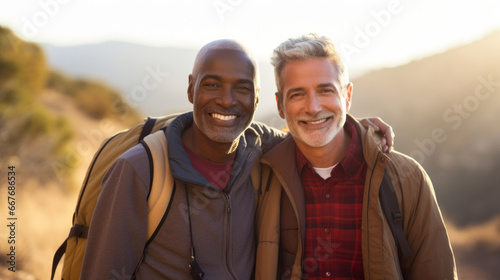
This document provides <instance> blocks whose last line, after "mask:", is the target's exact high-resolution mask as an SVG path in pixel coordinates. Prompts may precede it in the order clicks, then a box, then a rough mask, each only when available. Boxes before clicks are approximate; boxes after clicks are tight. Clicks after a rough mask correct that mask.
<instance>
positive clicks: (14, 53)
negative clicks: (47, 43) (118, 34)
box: [0, 26, 140, 185]
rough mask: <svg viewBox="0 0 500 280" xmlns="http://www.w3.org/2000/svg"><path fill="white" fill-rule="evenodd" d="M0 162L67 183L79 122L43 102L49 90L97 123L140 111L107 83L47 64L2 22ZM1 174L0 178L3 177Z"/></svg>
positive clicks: (133, 118) (130, 117) (131, 119)
mask: <svg viewBox="0 0 500 280" xmlns="http://www.w3.org/2000/svg"><path fill="white" fill-rule="evenodd" d="M0 49H1V50H2V52H1V53H0V141H1V143H2V145H0V154H1V155H2V157H1V158H0V164H1V165H2V166H7V164H12V163H14V162H16V163H18V165H19V167H20V169H21V170H22V171H21V172H22V174H23V175H24V176H27V177H29V178H35V179H36V180H37V181H39V182H40V183H41V184H44V183H47V182H50V181H58V182H60V183H63V185H67V184H65V183H66V181H65V180H66V179H70V178H67V177H65V176H61V174H62V173H64V174H68V175H69V177H71V170H72V169H73V168H74V166H76V162H72V161H70V160H68V159H69V158H78V154H79V153H80V152H79V151H78V150H75V149H74V148H72V147H73V145H75V143H74V142H73V141H74V140H75V138H74V136H75V135H78V134H79V133H81V131H79V125H80V124H79V123H73V124H71V122H70V121H69V120H68V118H67V117H66V116H65V115H64V114H57V112H55V111H54V110H53V109H54V108H52V107H51V105H50V104H47V103H44V102H41V101H43V100H45V99H47V98H48V96H47V94H48V93H50V92H51V91H58V92H59V93H61V94H63V95H64V96H66V97H67V100H66V101H65V104H66V105H69V104H72V105H74V106H75V109H76V110H77V111H79V112H81V113H82V114H85V115H86V116H88V117H90V118H92V119H95V120H98V121H101V120H107V119H110V120H115V121H117V122H121V123H125V124H127V125H131V124H135V123H137V122H138V121H140V117H139V114H138V113H137V112H136V110H134V109H133V108H132V107H130V105H129V104H127V102H126V101H124V100H123V98H122V97H121V95H120V94H119V93H118V92H117V91H116V90H114V89H112V88H110V87H109V86H107V85H105V84H102V83H100V82H96V81H92V80H87V79H74V78H71V77H68V76H66V75H65V74H63V73H60V72H56V71H54V70H52V69H50V67H49V66H48V65H47V63H46V59H45V54H44V52H43V49H42V48H41V47H40V46H39V45H37V44H34V43H30V42H26V41H23V40H21V39H20V38H19V37H17V36H16V35H15V34H14V33H12V32H11V31H10V30H9V29H7V28H3V27H1V26H0ZM76 144H78V143H76ZM4 176H5V174H3V173H2V175H0V178H4Z"/></svg>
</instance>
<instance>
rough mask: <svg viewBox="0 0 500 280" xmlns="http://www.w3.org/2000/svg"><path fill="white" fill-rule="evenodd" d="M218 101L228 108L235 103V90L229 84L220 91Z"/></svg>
mask: <svg viewBox="0 0 500 280" xmlns="http://www.w3.org/2000/svg"><path fill="white" fill-rule="evenodd" d="M217 100H218V103H219V104H220V105H221V106H223V107H225V108H229V107H232V106H234V105H235V104H236V98H235V90H234V89H233V87H231V86H226V87H224V88H223V90H222V91H221V94H220V97H219V98H218V99H217Z"/></svg>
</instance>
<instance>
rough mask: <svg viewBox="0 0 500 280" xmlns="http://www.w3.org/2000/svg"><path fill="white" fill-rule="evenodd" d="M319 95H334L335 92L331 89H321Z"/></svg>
mask: <svg viewBox="0 0 500 280" xmlns="http://www.w3.org/2000/svg"><path fill="white" fill-rule="evenodd" d="M319 92H320V93H334V92H335V91H334V90H333V89H331V88H322V89H320V90H319Z"/></svg>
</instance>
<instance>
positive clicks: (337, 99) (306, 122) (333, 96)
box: [278, 58, 352, 148]
mask: <svg viewBox="0 0 500 280" xmlns="http://www.w3.org/2000/svg"><path fill="white" fill-rule="evenodd" d="M280 83H281V89H282V92H281V94H278V111H279V113H280V116H281V117H282V118H285V119H286V122H287V125H288V128H289V129H290V132H291V133H292V135H293V137H294V139H295V142H296V143H297V145H298V146H299V148H301V147H312V148H317V147H324V146H326V145H328V144H330V143H333V142H332V140H333V139H334V138H335V136H336V135H337V134H339V132H342V131H343V126H344V123H345V120H346V113H347V112H348V111H349V108H350V104H351V93H352V84H351V83H349V84H348V85H347V86H345V87H342V85H341V81H340V79H339V71H338V67H337V66H336V65H335V63H334V62H332V61H331V60H329V59H327V58H309V59H306V60H298V61H291V62H286V64H285V65H284V67H283V69H282V71H281V74H280Z"/></svg>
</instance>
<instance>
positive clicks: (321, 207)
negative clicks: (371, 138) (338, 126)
mask: <svg viewBox="0 0 500 280" xmlns="http://www.w3.org/2000/svg"><path fill="white" fill-rule="evenodd" d="M344 129H345V131H346V132H347V133H348V134H350V135H351V143H350V145H349V150H348V151H347V154H346V156H345V158H344V159H342V161H340V163H339V164H337V165H336V166H335V167H334V168H333V170H332V172H331V177H330V178H328V179H327V180H324V179H323V178H321V177H320V176H319V175H318V174H316V172H315V171H314V169H313V167H312V166H311V165H310V164H309V162H308V161H307V159H306V158H305V157H304V155H303V154H302V153H301V152H300V150H299V149H298V148H297V150H296V153H297V167H298V170H299V172H300V173H301V177H302V182H303V185H304V193H305V203H306V234H305V244H304V259H303V261H302V272H303V275H304V276H305V277H308V278H307V279H326V278H332V279H342V280H344V279H364V274H363V259H362V253H361V214H362V213H361V212H362V208H363V190H364V184H365V178H366V169H367V168H366V163H365V161H364V157H363V152H362V148H361V139H360V138H359V135H358V133H357V131H356V128H355V127H354V125H353V124H352V123H348V122H346V123H345V126H344Z"/></svg>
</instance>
